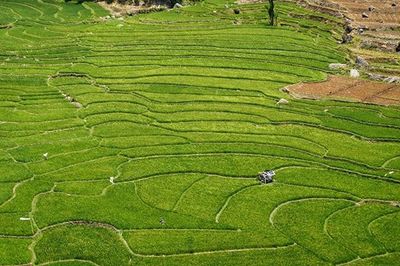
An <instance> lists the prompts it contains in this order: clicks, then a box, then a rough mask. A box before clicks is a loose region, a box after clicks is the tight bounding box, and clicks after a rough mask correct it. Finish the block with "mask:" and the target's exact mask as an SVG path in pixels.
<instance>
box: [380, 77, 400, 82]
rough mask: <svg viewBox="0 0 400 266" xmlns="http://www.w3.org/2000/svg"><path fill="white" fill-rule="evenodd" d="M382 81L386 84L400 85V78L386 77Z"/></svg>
mask: <svg viewBox="0 0 400 266" xmlns="http://www.w3.org/2000/svg"><path fill="white" fill-rule="evenodd" d="M383 81H384V82H387V83H400V77H396V76H392V77H387V78H385V79H384V80H383Z"/></svg>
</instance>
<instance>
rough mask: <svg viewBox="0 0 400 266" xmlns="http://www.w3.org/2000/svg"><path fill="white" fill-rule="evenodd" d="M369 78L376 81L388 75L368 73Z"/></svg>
mask: <svg viewBox="0 0 400 266" xmlns="http://www.w3.org/2000/svg"><path fill="white" fill-rule="evenodd" d="M367 75H368V78H369V79H372V80H376V81H383V80H384V79H385V78H386V77H385V76H384V75H379V74H375V73H368V74H367Z"/></svg>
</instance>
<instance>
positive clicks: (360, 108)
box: [0, 0, 400, 265]
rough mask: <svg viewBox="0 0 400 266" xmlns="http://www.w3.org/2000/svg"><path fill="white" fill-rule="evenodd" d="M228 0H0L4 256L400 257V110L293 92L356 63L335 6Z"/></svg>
mask: <svg viewBox="0 0 400 266" xmlns="http://www.w3.org/2000/svg"><path fill="white" fill-rule="evenodd" d="M225 4H226V3H225V2H223V1H221V0H212V1H206V2H205V3H202V4H199V5H197V6H193V7H187V8H184V9H179V10H171V11H169V12H162V13H154V14H147V15H140V16H137V17H131V18H129V19H125V20H118V19H109V20H103V19H101V17H102V16H106V15H107V14H106V13H105V11H103V10H102V9H100V7H98V6H96V5H95V4H93V3H86V4H83V5H78V4H75V3H68V4H65V3H64V2H63V1H61V0H60V1H57V0H2V1H0V25H2V27H1V29H0V69H1V70H0V182H1V183H0V184H1V185H0V264H4V265H10V264H11V265H14V264H27V263H34V264H46V265H93V264H95V265H126V264H135V265H136V264H139V265H142V264H151V265H235V264H237V265H251V264H253V265H267V264H274V265H305V264H307V265H329V264H340V263H345V262H349V265H353V264H354V265H365V264H371V265H373V264H379V263H387V264H395V263H396V262H397V261H398V259H399V253H400V246H399V245H398V243H399V242H400V238H399V235H400V234H399V232H398V228H399V225H400V222H399V211H400V209H399V208H398V207H396V206H394V205H395V202H397V201H400V144H399V141H400V112H399V109H398V108H395V107H390V108H388V107H380V106H372V105H361V104H352V103H342V102H333V101H321V102H316V101H306V100H294V99H290V103H289V104H288V105H285V106H279V105H277V104H276V102H277V101H278V100H279V99H280V98H282V97H288V96H287V95H286V94H284V93H282V92H280V90H279V89H280V88H282V87H284V86H286V85H288V84H292V83H297V82H301V81H318V80H322V79H324V78H325V77H326V74H327V73H328V72H329V70H328V64H329V63H333V62H344V61H345V56H346V55H345V53H344V52H343V51H341V50H340V49H339V47H338V46H337V45H336V42H335V40H334V39H333V38H332V36H331V35H332V34H331V33H330V32H329V31H330V30H331V29H333V27H335V26H334V23H335V19H333V18H330V17H327V16H326V15H321V14H316V13H312V12H310V11H306V10H303V9H301V8H299V7H297V6H295V5H292V4H287V3H280V2H279V3H278V9H279V12H280V13H279V20H280V23H281V26H279V27H274V28H271V27H267V26H266V18H265V7H264V5H263V4H253V5H246V6H242V7H241V10H242V12H241V14H240V15H234V14H233V12H232V9H231V8H226V7H225ZM294 14H295V15H296V17H297V18H293V15H294ZM299 14H300V15H301V16H300V18H299V16H298V15H299ZM311 17H312V18H314V20H310V18H311ZM322 21H323V22H322ZM43 154H47V159H46V158H45V156H43ZM264 169H276V171H277V176H276V182H274V183H273V184H271V185H260V184H259V183H258V182H257V181H256V179H255V177H256V176H257V173H258V172H259V171H262V170H264ZM110 177H113V178H111V179H110ZM110 180H111V181H113V183H112V182H110ZM21 218H30V220H29V219H21ZM160 220H163V221H165V224H163V223H160Z"/></svg>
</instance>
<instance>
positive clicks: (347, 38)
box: [342, 33, 353, 44]
mask: <svg viewBox="0 0 400 266" xmlns="http://www.w3.org/2000/svg"><path fill="white" fill-rule="evenodd" d="M352 40H353V36H351V35H350V34H346V33H344V34H343V35H342V43H343V44H345V43H350V42H351V41H352Z"/></svg>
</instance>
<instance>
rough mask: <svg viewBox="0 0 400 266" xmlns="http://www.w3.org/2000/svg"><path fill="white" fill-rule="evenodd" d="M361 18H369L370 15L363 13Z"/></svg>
mask: <svg viewBox="0 0 400 266" xmlns="http://www.w3.org/2000/svg"><path fill="white" fill-rule="evenodd" d="M361 17H362V18H369V15H368V14H367V13H365V12H363V13H362V14H361Z"/></svg>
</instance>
